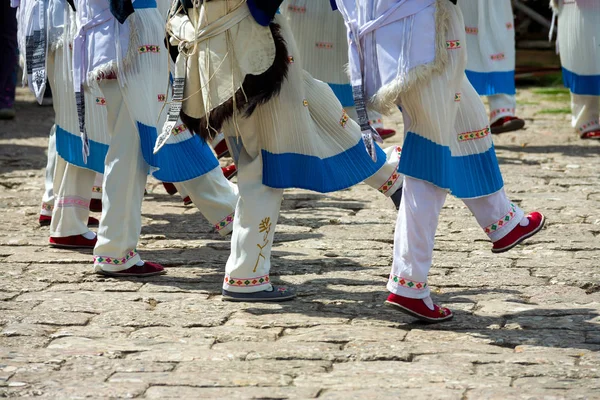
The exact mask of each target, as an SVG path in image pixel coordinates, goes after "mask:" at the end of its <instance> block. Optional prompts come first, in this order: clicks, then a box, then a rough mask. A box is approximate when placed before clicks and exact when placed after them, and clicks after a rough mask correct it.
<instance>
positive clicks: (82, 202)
mask: <svg viewBox="0 0 600 400" xmlns="http://www.w3.org/2000/svg"><path fill="white" fill-rule="evenodd" d="M56 207H61V208H66V207H77V208H85V209H87V208H90V201H89V200H88V199H84V198H83V197H79V196H66V197H60V198H59V199H58V201H57V202H56Z"/></svg>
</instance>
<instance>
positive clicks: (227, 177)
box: [225, 170, 237, 180]
mask: <svg viewBox="0 0 600 400" xmlns="http://www.w3.org/2000/svg"><path fill="white" fill-rule="evenodd" d="M236 175H237V170H236V171H235V172H234V173H232V174H231V175H229V176H226V177H225V179H227V180H230V179H231V178H233V177H234V176H236Z"/></svg>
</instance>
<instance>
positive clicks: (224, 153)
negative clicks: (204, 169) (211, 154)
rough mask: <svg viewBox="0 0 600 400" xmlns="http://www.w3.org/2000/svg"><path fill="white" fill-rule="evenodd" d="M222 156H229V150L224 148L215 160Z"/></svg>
mask: <svg viewBox="0 0 600 400" xmlns="http://www.w3.org/2000/svg"><path fill="white" fill-rule="evenodd" d="M223 157H229V150H225V151H224V152H222V153H221V154H217V160H220V159H221V158H223Z"/></svg>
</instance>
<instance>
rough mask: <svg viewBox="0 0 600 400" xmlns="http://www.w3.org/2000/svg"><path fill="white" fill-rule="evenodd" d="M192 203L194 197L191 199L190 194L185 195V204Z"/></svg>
mask: <svg viewBox="0 0 600 400" xmlns="http://www.w3.org/2000/svg"><path fill="white" fill-rule="evenodd" d="M192 203H193V201H192V199H190V196H185V197H184V198H183V205H184V206H189V205H190V204H192Z"/></svg>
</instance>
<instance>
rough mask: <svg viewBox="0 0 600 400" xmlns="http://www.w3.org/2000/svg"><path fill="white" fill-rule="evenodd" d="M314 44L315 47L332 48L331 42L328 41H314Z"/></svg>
mask: <svg viewBox="0 0 600 400" xmlns="http://www.w3.org/2000/svg"><path fill="white" fill-rule="evenodd" d="M315 46H316V47H317V49H326V50H331V49H333V43H329V42H317V43H315Z"/></svg>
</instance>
